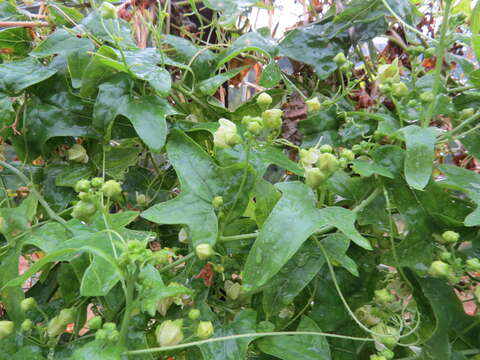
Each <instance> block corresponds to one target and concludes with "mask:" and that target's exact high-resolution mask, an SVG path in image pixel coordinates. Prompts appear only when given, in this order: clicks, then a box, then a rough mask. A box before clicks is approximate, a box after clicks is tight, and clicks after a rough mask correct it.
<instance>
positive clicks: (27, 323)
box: [20, 319, 33, 332]
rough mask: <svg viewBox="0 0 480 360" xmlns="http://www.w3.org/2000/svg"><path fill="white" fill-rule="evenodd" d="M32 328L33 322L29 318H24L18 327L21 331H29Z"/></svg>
mask: <svg viewBox="0 0 480 360" xmlns="http://www.w3.org/2000/svg"><path fill="white" fill-rule="evenodd" d="M32 328H33V322H32V320H30V319H25V320H24V321H23V322H22V324H21V325H20V329H21V330H22V332H27V331H30V330H32Z"/></svg>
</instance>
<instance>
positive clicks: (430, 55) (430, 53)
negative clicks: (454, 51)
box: [425, 47, 435, 58]
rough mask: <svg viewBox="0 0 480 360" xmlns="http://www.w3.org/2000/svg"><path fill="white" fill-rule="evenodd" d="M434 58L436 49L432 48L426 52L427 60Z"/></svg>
mask: <svg viewBox="0 0 480 360" xmlns="http://www.w3.org/2000/svg"><path fill="white" fill-rule="evenodd" d="M432 56H435V48H433V47H431V48H428V49H426V50H425V57H426V58H431V57H432Z"/></svg>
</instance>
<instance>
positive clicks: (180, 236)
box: [178, 227, 188, 243]
mask: <svg viewBox="0 0 480 360" xmlns="http://www.w3.org/2000/svg"><path fill="white" fill-rule="evenodd" d="M178 241H180V242H181V243H186V242H187V241H188V233H187V230H185V228H183V227H182V228H181V229H180V231H179V232H178Z"/></svg>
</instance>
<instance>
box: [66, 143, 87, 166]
mask: <svg viewBox="0 0 480 360" xmlns="http://www.w3.org/2000/svg"><path fill="white" fill-rule="evenodd" d="M67 156H68V160H70V161H75V162H79V163H84V164H85V163H87V162H88V155H87V150H85V148H84V147H83V146H82V145H80V144H75V145H73V146H72V147H71V148H70V149H68V150H67Z"/></svg>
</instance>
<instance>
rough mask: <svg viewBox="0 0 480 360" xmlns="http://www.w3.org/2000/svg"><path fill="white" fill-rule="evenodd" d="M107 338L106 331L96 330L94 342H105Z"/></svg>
mask: <svg viewBox="0 0 480 360" xmlns="http://www.w3.org/2000/svg"><path fill="white" fill-rule="evenodd" d="M107 337H108V331H107V330H103V329H100V330H97V332H96V333H95V339H96V340H106V339H107Z"/></svg>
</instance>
